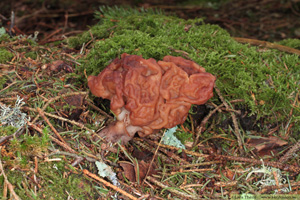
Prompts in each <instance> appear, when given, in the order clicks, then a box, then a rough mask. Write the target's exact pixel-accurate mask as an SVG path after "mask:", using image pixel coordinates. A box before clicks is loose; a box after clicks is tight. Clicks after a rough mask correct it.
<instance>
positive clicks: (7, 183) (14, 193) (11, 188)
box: [0, 147, 21, 200]
mask: <svg viewBox="0 0 300 200" xmlns="http://www.w3.org/2000/svg"><path fill="white" fill-rule="evenodd" d="M1 149H2V147H0V151H1ZM0 171H1V175H2V176H3V178H4V183H5V184H6V185H7V187H8V189H9V191H10V193H11V195H12V196H13V198H14V199H16V200H21V199H20V197H19V196H18V195H17V194H16V192H15V191H14V187H13V185H12V184H11V183H10V182H9V181H8V179H7V176H6V174H5V172H4V169H3V165H2V161H1V160H0Z"/></svg>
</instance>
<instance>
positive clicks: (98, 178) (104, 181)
mask: <svg viewBox="0 0 300 200" xmlns="http://www.w3.org/2000/svg"><path fill="white" fill-rule="evenodd" d="M82 172H83V173H84V174H85V175H87V176H89V177H91V178H93V179H95V180H97V181H99V182H101V183H102V184H104V185H105V186H106V187H110V188H111V189H113V190H115V191H117V192H119V193H121V194H123V195H124V196H126V197H128V198H129V199H133V200H137V199H138V198H136V197H134V196H132V195H131V194H129V193H127V192H126V191H124V190H122V189H121V188H118V187H117V186H115V185H113V184H111V183H110V182H107V181H106V180H104V179H102V178H100V177H99V176H97V175H96V174H93V173H91V172H89V171H88V170H87V169H83V170H82Z"/></svg>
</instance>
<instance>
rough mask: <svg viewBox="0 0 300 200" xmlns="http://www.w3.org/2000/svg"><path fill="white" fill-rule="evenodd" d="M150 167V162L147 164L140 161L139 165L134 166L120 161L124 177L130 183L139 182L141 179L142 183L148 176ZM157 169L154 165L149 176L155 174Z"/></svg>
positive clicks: (153, 164)
mask: <svg viewBox="0 0 300 200" xmlns="http://www.w3.org/2000/svg"><path fill="white" fill-rule="evenodd" d="M149 165H150V162H145V161H143V160H142V161H138V165H134V164H132V163H130V162H127V161H120V166H121V167H122V168H123V172H124V175H125V177H126V178H127V179H128V180H129V181H130V182H137V179H139V183H141V182H142V181H143V180H144V178H145V177H146V175H147V171H148V169H149ZM155 168H156V165H155V163H152V167H151V169H150V170H149V172H148V176H150V175H152V174H154V173H155Z"/></svg>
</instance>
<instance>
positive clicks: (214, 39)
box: [69, 12, 300, 133]
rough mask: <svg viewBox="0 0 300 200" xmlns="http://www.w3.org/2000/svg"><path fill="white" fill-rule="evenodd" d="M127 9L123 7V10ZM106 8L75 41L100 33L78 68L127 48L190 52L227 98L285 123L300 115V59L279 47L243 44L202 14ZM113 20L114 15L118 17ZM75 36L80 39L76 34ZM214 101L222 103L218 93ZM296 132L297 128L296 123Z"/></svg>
mask: <svg viewBox="0 0 300 200" xmlns="http://www.w3.org/2000/svg"><path fill="white" fill-rule="evenodd" d="M120 13H122V12H120ZM120 13H118V14H115V15H114V13H112V12H109V13H108V14H107V15H106V14H105V13H104V14H103V15H104V16H103V18H102V19H101V21H100V23H99V24H98V25H96V26H94V27H92V28H91V30H90V31H88V32H86V33H84V34H82V35H81V36H79V37H77V38H76V42H75V43H74V42H73V43H72V39H71V40H69V42H70V44H72V45H74V44H76V45H78V46H81V45H82V44H83V43H87V42H88V41H90V39H91V38H90V35H91V34H92V35H93V36H94V41H95V42H94V43H93V44H92V46H93V48H92V49H91V50H90V52H89V54H88V55H87V57H86V58H85V59H84V60H82V63H83V65H81V66H79V67H78V73H79V74H82V79H84V80H85V77H84V76H83V74H84V73H83V72H84V71H85V72H86V74H87V75H90V74H98V73H99V72H100V71H101V70H102V69H103V68H104V67H105V66H107V65H108V64H109V63H110V62H111V61H112V60H113V59H114V58H116V57H119V56H120V55H121V54H122V53H128V54H137V55H142V56H143V57H144V58H150V57H152V58H155V59H158V60H159V59H162V58H163V57H164V56H165V55H173V56H183V53H182V52H185V53H184V54H186V55H188V57H189V58H190V59H192V60H194V61H195V62H197V63H198V64H200V65H202V66H203V67H205V68H206V70H207V71H208V72H210V73H212V74H214V75H215V76H216V77H217V81H216V85H217V87H218V88H219V89H220V90H221V93H222V94H223V95H224V97H225V98H226V100H227V101H230V100H234V99H244V100H245V102H244V103H243V104H242V107H244V108H247V109H250V110H251V114H255V115H256V116H257V118H261V117H264V118H265V119H267V121H268V122H270V123H275V122H276V123H280V122H282V123H284V121H285V120H286V119H287V117H288V113H289V112H290V111H291V109H292V108H293V107H294V109H293V116H292V117H291V123H296V122H298V121H299V119H300V117H299V116H300V110H299V109H298V108H297V107H296V106H293V102H294V101H295V98H296V96H297V94H298V93H299V89H300V86H299V80H300V68H299V65H300V60H299V57H298V56H297V55H293V54H287V53H283V52H279V51H277V50H267V51H265V52H261V51H257V48H256V47H249V45H245V44H240V43H238V42H236V41H235V40H234V39H232V38H231V37H230V35H229V34H228V32H227V31H225V30H224V29H222V28H220V27H219V26H217V25H209V24H204V23H203V21H202V20H201V19H194V20H183V19H179V18H176V17H173V16H165V15H160V14H152V13H151V14H149V13H136V12H134V13H133V14H132V15H128V14H127V13H125V14H124V16H122V15H121V14H120ZM112 19H113V20H112ZM73 39H74V38H73ZM211 101H214V102H216V103H218V102H219V99H218V97H217V95H215V96H214V97H213V98H212V99H211ZM294 128H295V129H294V130H295V131H294V132H293V133H296V129H297V127H294ZM298 129H300V128H298Z"/></svg>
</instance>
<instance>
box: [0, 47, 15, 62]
mask: <svg viewBox="0 0 300 200" xmlns="http://www.w3.org/2000/svg"><path fill="white" fill-rule="evenodd" d="M13 57H14V54H12V53H11V52H10V51H8V50H6V49H5V48H3V47H2V48H0V63H6V62H8V61H10V60H11V59H12V58H13Z"/></svg>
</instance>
